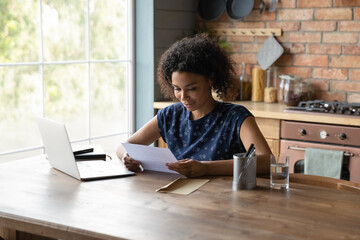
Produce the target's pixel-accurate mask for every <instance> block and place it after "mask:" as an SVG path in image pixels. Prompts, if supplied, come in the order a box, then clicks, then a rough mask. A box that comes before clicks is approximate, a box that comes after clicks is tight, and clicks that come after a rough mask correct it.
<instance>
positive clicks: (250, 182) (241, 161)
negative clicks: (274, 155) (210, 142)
mask: <svg viewBox="0 0 360 240" xmlns="http://www.w3.org/2000/svg"><path fill="white" fill-rule="evenodd" d="M233 157H234V175H233V186H232V189H233V190H234V191H237V190H241V189H248V190H250V189H255V188H256V155H255V154H254V155H253V156H251V157H245V153H237V154H235V155H234V156H233Z"/></svg>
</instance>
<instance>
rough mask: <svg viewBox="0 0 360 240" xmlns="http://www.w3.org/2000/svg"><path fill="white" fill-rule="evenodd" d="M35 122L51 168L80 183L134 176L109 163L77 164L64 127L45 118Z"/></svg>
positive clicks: (91, 161)
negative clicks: (80, 181)
mask: <svg viewBox="0 0 360 240" xmlns="http://www.w3.org/2000/svg"><path fill="white" fill-rule="evenodd" d="M36 120H37V124H38V127H39V130H40V134H41V137H42V140H43V144H44V148H45V153H46V154H47V157H48V160H49V162H50V164H51V166H52V167H53V168H55V169H57V170H59V171H61V172H63V173H66V174H68V175H70V176H72V177H74V178H76V179H78V180H82V181H86V180H95V179H104V178H114V177H124V176H131V175H135V173H134V172H131V171H129V170H127V169H126V168H125V167H124V166H122V165H119V164H115V163H112V162H111V161H104V160H90V161H79V162H77V161H76V160H75V157H74V153H73V149H72V147H71V143H70V140H69V137H68V134H67V131H66V127H65V125H64V124H63V123H60V122H56V121H53V120H50V119H46V118H40V117H37V118H36Z"/></svg>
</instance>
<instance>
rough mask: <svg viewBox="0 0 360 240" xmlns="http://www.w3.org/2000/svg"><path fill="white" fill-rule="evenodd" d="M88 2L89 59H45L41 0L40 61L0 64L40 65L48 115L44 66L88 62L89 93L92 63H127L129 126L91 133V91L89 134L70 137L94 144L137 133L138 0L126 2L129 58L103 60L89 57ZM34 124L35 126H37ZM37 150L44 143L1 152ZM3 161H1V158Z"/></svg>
mask: <svg viewBox="0 0 360 240" xmlns="http://www.w3.org/2000/svg"><path fill="white" fill-rule="evenodd" d="M85 2H86V13H85V15H86V37H85V38H86V42H85V45H86V46H85V48H86V57H85V58H86V59H84V60H69V61H44V58H43V56H44V55H43V38H44V35H43V31H42V17H41V16H42V0H38V11H39V19H38V20H39V27H40V31H39V35H38V40H39V44H40V46H39V61H34V62H16V63H15V62H13V63H0V67H12V66H14V67H18V66H38V67H39V72H40V78H41V82H42V89H41V92H42V96H43V97H42V115H43V116H44V114H45V109H44V105H45V104H44V103H45V99H44V91H45V89H44V66H45V65H59V64H60V65H61V64H86V66H87V77H86V81H87V84H88V87H87V88H88V91H89V92H90V88H89V86H90V64H93V63H128V68H127V71H128V72H127V73H128V74H127V76H128V79H127V82H126V84H127V85H128V88H127V89H128V90H129V95H128V99H127V110H128V113H127V119H128V128H127V131H125V132H112V133H110V134H103V135H97V136H92V135H91V109H90V108H91V105H90V104H91V95H90V94H88V99H87V104H88V107H89V111H88V116H87V121H89V124H88V129H87V137H85V138H81V139H70V142H71V143H78V142H85V141H87V142H89V143H91V141H92V140H98V139H103V138H107V137H113V136H120V135H125V134H127V135H128V136H129V135H130V134H132V133H134V132H135V113H136V111H135V107H136V104H135V63H136V61H135V13H136V11H135V1H132V0H126V2H127V9H128V21H127V22H128V26H127V29H128V39H127V41H128V46H129V57H128V58H127V59H105V60H104V59H103V60H91V58H90V34H89V33H90V25H89V19H90V9H89V8H90V0H85ZM34 126H35V125H34ZM34 150H43V152H44V147H43V145H36V146H30V147H23V148H18V149H13V150H9V151H4V152H0V157H3V156H10V155H13V154H18V153H24V152H30V151H34ZM0 162H1V161H0Z"/></svg>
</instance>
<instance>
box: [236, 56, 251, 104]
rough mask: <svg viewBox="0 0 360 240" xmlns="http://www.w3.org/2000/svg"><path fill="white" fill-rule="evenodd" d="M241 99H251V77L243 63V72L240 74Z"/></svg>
mask: <svg viewBox="0 0 360 240" xmlns="http://www.w3.org/2000/svg"><path fill="white" fill-rule="evenodd" d="M239 80H240V89H239V100H240V101H249V100H250V99H251V77H250V76H249V75H247V74H246V65H245V63H244V62H243V63H242V72H241V75H240V78H239Z"/></svg>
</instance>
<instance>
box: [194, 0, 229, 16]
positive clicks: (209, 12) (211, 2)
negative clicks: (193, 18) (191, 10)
mask: <svg viewBox="0 0 360 240" xmlns="http://www.w3.org/2000/svg"><path fill="white" fill-rule="evenodd" d="M225 5H226V0H200V1H199V4H198V13H199V15H200V17H201V18H202V19H204V20H206V21H211V20H214V19H216V18H218V17H220V16H221V14H222V13H223V12H224V10H225Z"/></svg>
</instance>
